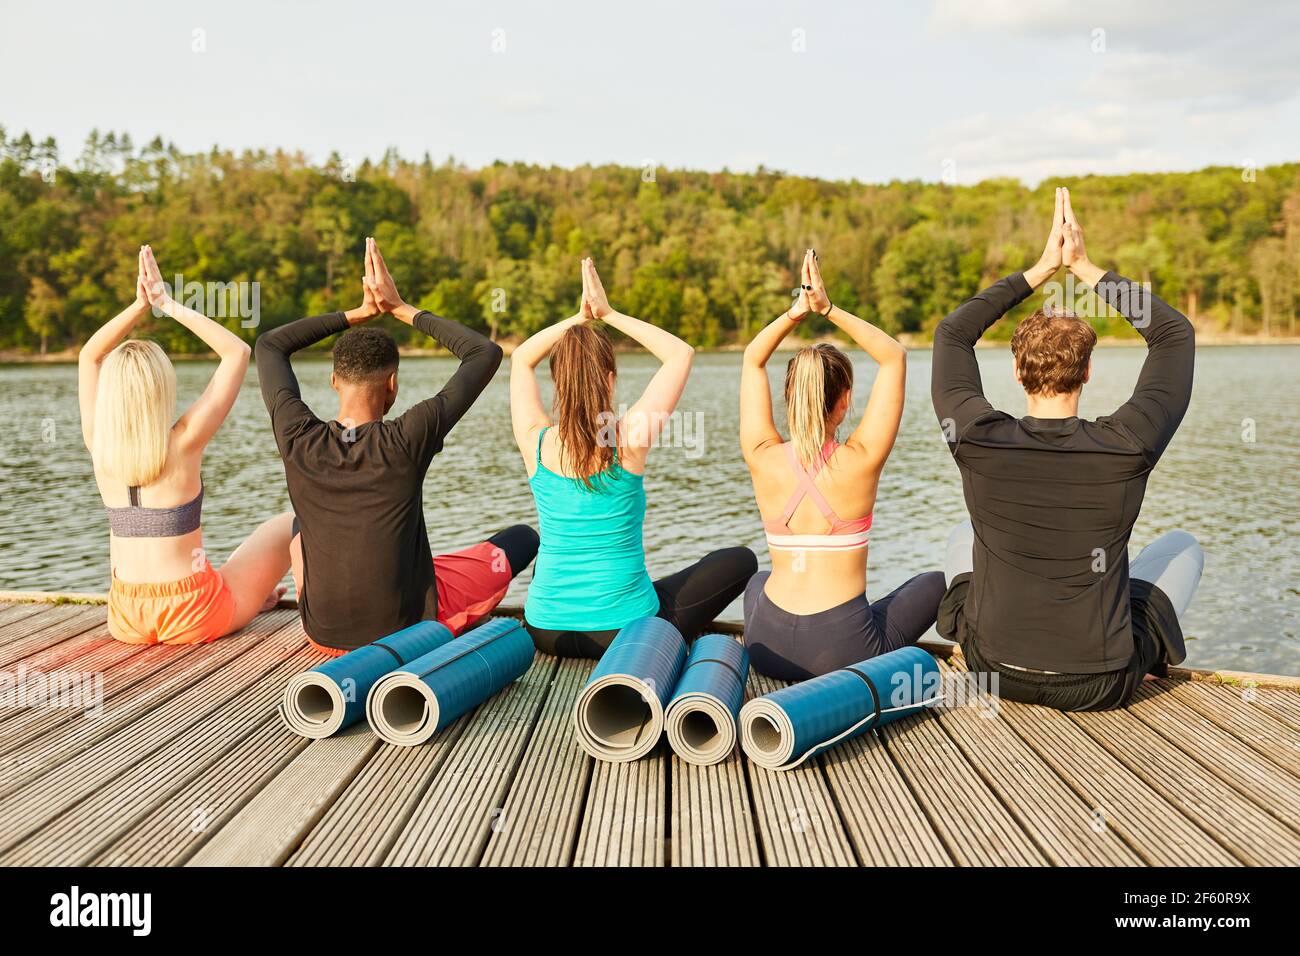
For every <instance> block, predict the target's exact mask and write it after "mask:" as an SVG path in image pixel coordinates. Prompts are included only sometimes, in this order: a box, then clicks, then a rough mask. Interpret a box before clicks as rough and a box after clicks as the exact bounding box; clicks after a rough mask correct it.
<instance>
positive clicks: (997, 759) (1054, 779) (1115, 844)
mask: <svg viewBox="0 0 1300 956" xmlns="http://www.w3.org/2000/svg"><path fill="white" fill-rule="evenodd" d="M940 667H941V668H942V669H943V671H944V673H945V674H953V673H955V671H954V669H953V668H952V667H951V666H950V665H947V664H940ZM956 703H957V704H958V706H952V707H940V708H938V709H936V710H935V711H934V715H935V716H936V717H937V718H938V720H939V723H940V725H941V726H942V727H943V728H944V730H946V731H947V732H948V736H949V737H951V738H952V740H953V742H954V743H955V744H956V745H957V747H958V749H959V750H961V752H962V754H963V755H964V756H965V757H966V760H967V762H968V763H970V765H971V766H972V767H974V768H975V771H976V773H978V774H979V775H980V778H981V779H982V780H983V781H984V783H985V784H986V785H987V786H988V788H989V789H990V790H992V791H993V792H994V793H995V794H997V796H998V799H999V801H1000V802H1001V803H1002V805H1003V806H1005V807H1006V808H1007V810H1008V811H1010V813H1011V815H1012V816H1013V817H1015V818H1016V820H1017V821H1018V822H1019V824H1020V827H1021V829H1022V830H1024V831H1025V833H1027V834H1028V835H1029V837H1030V839H1031V840H1033V841H1034V843H1035V844H1037V846H1038V848H1039V849H1040V850H1041V851H1042V852H1043V853H1044V855H1046V857H1047V858H1048V859H1049V860H1050V861H1051V862H1052V863H1053V864H1055V865H1057V866H1139V865H1141V864H1142V862H1143V861H1142V859H1141V857H1139V856H1138V855H1137V854H1136V853H1134V852H1133V851H1132V850H1131V849H1129V847H1128V846H1127V845H1126V844H1125V843H1124V841H1123V840H1121V839H1120V838H1119V836H1118V835H1116V834H1115V833H1114V832H1113V831H1112V830H1110V829H1109V828H1108V827H1105V826H1099V825H1097V822H1096V815H1095V807H1096V804H1095V803H1088V802H1085V801H1083V800H1081V799H1079V797H1078V795H1077V794H1076V793H1075V792H1074V791H1073V790H1072V789H1071V788H1070V787H1069V786H1068V785H1067V784H1066V783H1065V781H1063V780H1062V779H1061V778H1060V777H1059V776H1057V774H1056V772H1055V771H1054V770H1053V769H1052V767H1051V766H1050V765H1049V764H1047V763H1045V762H1044V761H1043V760H1042V759H1041V758H1040V757H1039V756H1038V754H1037V753H1035V752H1034V751H1033V750H1032V749H1031V748H1030V747H1029V746H1028V745H1027V744H1026V743H1025V742H1024V741H1022V740H1021V739H1020V737H1019V736H1018V735H1017V734H1016V733H1015V731H1013V730H1012V729H1011V727H1010V726H1009V725H1008V724H1007V723H1006V722H1005V721H1003V720H1002V718H1001V717H1000V716H999V715H998V713H997V711H996V710H995V709H993V708H992V707H989V708H981V707H977V706H974V705H973V702H972V703H971V705H970V706H965V705H964V704H965V702H963V701H960V700H959V701H957V702H956Z"/></svg>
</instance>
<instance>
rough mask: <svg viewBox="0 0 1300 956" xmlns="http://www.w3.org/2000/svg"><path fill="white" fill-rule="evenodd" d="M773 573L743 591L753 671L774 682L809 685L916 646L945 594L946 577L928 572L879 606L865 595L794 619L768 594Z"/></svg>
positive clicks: (798, 615)
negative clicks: (805, 682) (816, 679)
mask: <svg viewBox="0 0 1300 956" xmlns="http://www.w3.org/2000/svg"><path fill="white" fill-rule="evenodd" d="M771 574H772V572H771V571H764V572H762V573H761V574H756V575H754V578H753V580H751V581H750V582H749V586H748V587H747V588H745V646H746V647H747V648H748V649H749V660H750V663H751V664H753V666H754V670H756V671H758V672H759V673H760V674H764V675H766V676H768V677H772V678H775V679H776V680H807V679H808V678H810V677H817V676H819V675H821V674H826V673H829V672H830V671H834V670H839V669H840V668H841V667H849V666H851V665H853V664H857V663H858V662H859V661H865V660H868V659H869V658H872V657H876V656H878V655H880V654H884V653H886V652H888V651H894V650H898V648H900V647H906V646H907V645H908V644H915V643H916V642H917V641H918V640H920V638H921V635H922V634H924V633H925V632H926V631H927V630H929V628H930V625H932V624H933V623H934V619H935V616H936V615H937V614H938V611H939V602H940V601H941V600H942V599H943V593H944V581H943V573H942V572H940V571H928V572H926V573H925V574H918V575H917V576H916V577H914V578H912V579H911V580H910V581H907V582H906V583H904V584H902V585H900V586H899V587H898V588H896V589H895V590H894V591H891V592H890V593H889V594H886V595H885V596H884V597H882V598H881V599H880V600H879V601H875V602H870V601H868V600H867V597H866V595H865V594H864V595H862V596H861V597H856V598H853V599H852V600H850V601H846V602H845V603H843V604H841V605H838V606H837V607H833V608H829V609H827V610H825V611H818V612H817V613H816V614H792V613H790V612H789V611H786V610H784V609H783V608H779V607H777V606H776V605H775V604H773V603H772V599H771V598H769V597H768V596H767V594H766V593H765V592H764V590H763V586H764V585H765V584H766V583H767V579H768V577H770V576H771Z"/></svg>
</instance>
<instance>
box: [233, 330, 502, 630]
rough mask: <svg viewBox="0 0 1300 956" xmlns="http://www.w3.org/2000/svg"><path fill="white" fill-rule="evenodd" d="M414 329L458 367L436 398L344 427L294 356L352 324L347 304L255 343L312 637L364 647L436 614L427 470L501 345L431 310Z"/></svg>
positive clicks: (301, 602)
mask: <svg viewBox="0 0 1300 956" xmlns="http://www.w3.org/2000/svg"><path fill="white" fill-rule="evenodd" d="M413 324H414V326H415V328H417V329H419V330H420V331H421V332H423V333H424V334H425V335H429V336H432V337H433V338H435V339H437V340H438V341H439V342H440V343H441V344H442V345H443V346H445V347H446V348H448V349H450V350H451V352H452V353H453V354H454V355H455V356H456V357H457V358H459V359H460V367H459V368H457V369H456V371H455V373H453V374H452V376H451V378H450V379H448V380H447V383H446V384H445V385H444V386H443V387H442V389H441V390H440V391H439V392H438V394H437V395H435V396H433V397H432V398H429V399H426V400H424V401H422V402H420V403H418V404H416V405H414V406H412V407H411V408H409V409H407V410H406V411H405V412H404V413H403V414H401V415H399V416H398V417H397V418H395V419H393V420H391V421H383V420H379V421H373V422H367V423H365V424H363V425H359V426H357V427H355V428H348V427H346V426H344V425H342V424H340V423H339V422H336V421H330V422H324V421H321V419H319V418H318V417H316V415H315V414H314V413H313V412H312V410H311V409H310V408H309V407H308V406H307V404H306V402H304V401H303V400H302V396H301V394H300V392H299V390H298V380H297V378H296V377H295V376H294V373H293V367H292V366H291V365H290V362H289V356H290V355H291V354H293V353H294V352H296V351H298V350H299V349H302V348H306V347H307V346H309V345H312V344H313V343H315V342H319V341H320V340H321V339H323V338H325V337H326V336H329V335H333V334H334V333H336V332H342V331H343V330H344V329H346V328H347V327H348V322H347V319H346V318H345V317H344V316H343V313H341V312H334V313H330V314H329V315H320V316H313V317H310V318H305V319H299V320H298V321H296V322H290V323H289V324H288V325H285V326H282V327H280V328H278V329H272V330H271V331H269V332H265V333H263V334H262V335H260V336H259V337H258V339H257V351H256V354H257V374H258V379H259V380H260V382H261V386H262V398H263V400H264V401H265V402H266V408H267V411H269V412H270V413H271V426H272V428H273V429H274V431H275V441H276V445H277V446H278V447H279V449H280V455H281V457H282V458H283V459H284V474H285V479H286V481H287V483H288V486H289V499H290V501H292V502H293V509H294V512H295V513H296V514H297V516H298V524H299V529H300V532H301V535H302V551H303V591H304V593H303V594H300V595H299V596H298V610H299V614H300V615H301V617H302V623H303V629H304V630H305V631H306V632H307V634H308V636H309V637H311V638H312V640H314V641H316V642H317V643H320V644H325V645H327V646H330V647H336V648H347V649H351V648H354V647H360V646H362V645H364V644H368V643H370V642H371V641H374V640H376V639H378V638H380V637H383V636H385V635H387V634H391V633H392V632H394V631H397V630H400V629H402V628H404V627H409V626H410V625H412V624H415V623H416V622H417V621H421V620H432V619H434V618H435V617H436V616H437V610H438V597H437V591H436V589H435V585H434V572H433V559H432V556H431V554H430V551H429V539H428V534H427V532H426V530H425V525H424V496H423V486H424V475H425V472H426V471H427V470H428V468H429V464H430V462H431V461H432V460H433V456H434V455H436V454H437V453H438V452H439V451H441V450H442V443H443V439H444V438H445V437H446V436H447V433H448V432H449V431H451V429H452V427H453V426H454V425H455V424H456V422H458V421H459V420H460V418H461V416H462V415H464V414H465V412H466V411H468V410H469V407H470V406H471V405H472V404H474V401H475V399H477V398H478V396H479V394H480V393H481V392H482V391H483V389H484V388H485V387H486V386H487V383H488V382H489V381H491V379H492V376H493V375H494V374H495V373H496V370H497V367H498V366H499V365H500V364H501V348H500V346H498V345H496V344H495V343H493V342H491V341H489V340H488V339H487V338H485V337H484V336H482V335H480V334H479V333H477V332H474V331H472V330H470V329H467V328H465V327H464V326H462V325H460V324H458V323H456V322H452V321H450V320H449V319H443V318H439V317H438V316H436V315H433V314H432V313H429V312H421V313H419V314H418V315H416V316H415V319H414V322H413Z"/></svg>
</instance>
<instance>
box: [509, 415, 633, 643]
mask: <svg viewBox="0 0 1300 956" xmlns="http://www.w3.org/2000/svg"><path fill="white" fill-rule="evenodd" d="M549 428H550V426H549V425H548V426H547V427H546V428H543V429H542V430H541V433H540V434H538V436H537V470H536V471H534V472H533V477H532V478H531V479H530V480H529V482H528V484H529V486H530V487H531V488H532V490H533V501H534V502H535V503H536V505H537V523H538V531H539V532H540V534H541V539H542V541H541V545H540V547H539V548H538V549H537V563H536V564H535V565H534V566H533V567H534V570H533V581H532V583H531V584H530V585H529V586H528V599H527V600H526V601H525V602H524V617H525V618H527V620H528V623H529V624H532V625H534V626H536V627H542V628H546V629H547V630H551V631H607V630H616V629H618V628H621V627H623V626H624V625H625V624H628V623H630V622H632V621H635V620H637V619H638V618H642V617H652V616H653V615H655V614H658V613H659V595H658V594H656V593H655V589H654V585H653V584H652V583H651V582H650V575H649V574H647V573H646V568H645V547H644V545H643V543H642V541H641V528H642V525H644V524H645V478H644V476H642V475H634V474H632V472H630V471H624V470H623V468H622V466H621V465H619V463H618V459H617V457H616V458H615V460H614V464H613V465H611V466H610V468H609V469H608V470H606V471H605V472H604V473H602V475H601V478H600V480H599V481H593V486H594V487H593V488H590V489H589V488H587V486H586V485H584V484H583V483H582V481H581V480H580V479H578V478H569V477H566V476H565V475H560V474H556V473H555V472H553V471H551V470H550V469H549V468H547V467H546V466H545V465H543V464H542V438H543V437H544V436H545V435H546V432H547V430H548V429H549ZM615 455H617V452H615Z"/></svg>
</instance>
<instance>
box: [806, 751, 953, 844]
mask: <svg viewBox="0 0 1300 956" xmlns="http://www.w3.org/2000/svg"><path fill="white" fill-rule="evenodd" d="M820 760H821V764H822V768H823V770H824V771H825V774H826V780H827V782H828V783H829V785H830V788H831V793H832V795H833V796H834V797H835V802H836V803H837V804H838V805H839V810H840V817H841V819H843V821H844V825H845V828H846V829H847V830H848V833H849V839H850V840H851V841H852V842H853V848H854V850H855V851H856V853H857V857H858V859H859V860H861V861H862V863H863V865H864V866H952V858H951V857H950V856H949V855H948V851H947V850H945V849H944V847H943V841H942V840H941V839H939V834H938V833H936V832H935V829H934V827H933V826H932V825H931V823H930V820H929V817H927V816H926V814H925V810H924V809H923V808H922V807H921V805H920V804H919V803H918V802H917V800H916V798H915V797H914V796H913V795H912V791H911V789H909V787H908V785H907V781H906V780H904V779H903V776H902V774H901V773H900V772H899V770H898V768H897V767H896V766H895V765H894V762H893V760H892V759H891V758H890V756H889V753H888V751H887V750H886V749H885V745H884V742H883V741H881V739H880V736H879V735H878V734H874V733H870V734H864V735H862V736H861V737H855V738H853V739H852V740H847V741H845V742H844V743H843V744H841V745H840V746H839V747H836V748H835V749H834V750H831V751H829V752H827V753H825V754H823V755H822V756H821V758H820Z"/></svg>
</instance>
